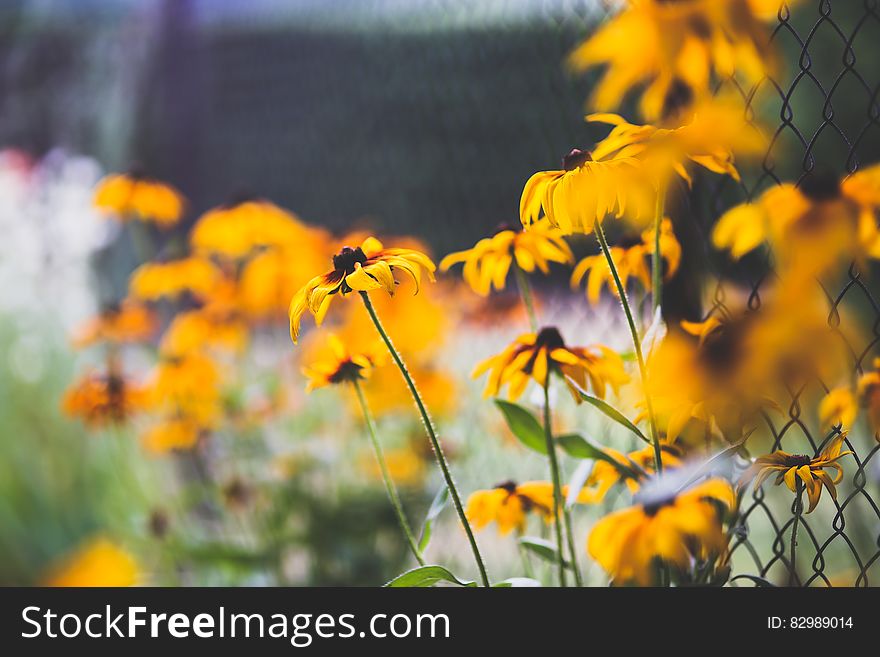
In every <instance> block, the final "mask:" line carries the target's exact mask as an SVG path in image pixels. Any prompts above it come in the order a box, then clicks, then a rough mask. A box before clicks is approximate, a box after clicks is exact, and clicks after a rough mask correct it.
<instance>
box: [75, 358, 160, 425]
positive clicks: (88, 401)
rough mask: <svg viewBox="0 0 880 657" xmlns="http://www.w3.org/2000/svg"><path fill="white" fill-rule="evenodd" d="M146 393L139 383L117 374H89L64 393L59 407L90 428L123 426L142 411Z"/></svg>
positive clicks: (145, 401) (146, 401)
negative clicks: (113, 425)
mask: <svg viewBox="0 0 880 657" xmlns="http://www.w3.org/2000/svg"><path fill="white" fill-rule="evenodd" d="M147 404H148V393H147V391H146V389H145V388H144V387H143V386H141V385H140V384H138V383H136V382H134V381H132V380H130V379H128V378H126V377H124V376H123V375H121V374H118V373H110V374H101V373H97V372H89V373H87V374H85V375H84V376H82V377H81V378H80V379H79V380H77V381H75V382H74V383H73V384H72V385H71V386H70V387H69V388H68V389H67V391H66V392H65V393H64V397H63V398H62V400H61V408H62V410H63V411H64V413H65V414H67V415H68V416H70V417H77V418H80V419H82V421H83V422H84V423H85V424H87V425H88V426H91V427H102V426H106V425H107V424H111V423H123V422H126V421H128V420H130V419H131V418H132V417H133V416H134V415H135V414H137V413H139V412H141V411H143V410H144V409H145V407H146V406H147Z"/></svg>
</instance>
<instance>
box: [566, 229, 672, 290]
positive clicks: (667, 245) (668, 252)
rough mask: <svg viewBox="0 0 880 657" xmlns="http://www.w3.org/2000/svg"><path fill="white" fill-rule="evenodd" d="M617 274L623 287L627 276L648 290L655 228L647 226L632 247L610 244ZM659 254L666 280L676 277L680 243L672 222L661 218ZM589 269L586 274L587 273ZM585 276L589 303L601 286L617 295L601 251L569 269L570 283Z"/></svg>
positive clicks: (576, 284)
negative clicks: (605, 286) (664, 265)
mask: <svg viewBox="0 0 880 657" xmlns="http://www.w3.org/2000/svg"><path fill="white" fill-rule="evenodd" d="M609 250H610V251H611V257H612V258H613V259H614V265H615V266H616V267H617V274H618V276H620V281H621V283H623V286H624V288H625V287H626V286H627V283H628V281H629V279H630V278H634V279H635V280H637V281H639V282H640V283H641V284H642V287H643V288H644V290H645V291H647V292H650V291H651V271H650V266H649V262H650V261H649V257H650V255H651V254H652V253H654V229H653V228H650V229H648V230H646V231H644V232H643V233H642V235H641V240H640V241H639V242H638V243H636V244H633V245H632V246H627V247H623V246H612V247H611V248H610V249H609ZM660 255H661V257H662V258H663V261H664V262H665V263H666V267H665V269H664V272H663V277H664V279H666V280H669V279H671V278H672V277H673V276H675V273H676V272H677V271H678V265H679V263H680V262H681V244H679V243H678V240H677V239H676V238H675V232H674V231H673V229H672V222H671V221H670V220H669V219H664V220H663V222H662V223H661V225H660ZM588 272H589V276H587V273H588ZM585 276H587V298H588V299H589V300H590V303H594V304H595V303H597V302H598V301H599V293H600V292H601V290H602V285H603V284H605V285H607V286H608V289H609V290H611V291H612V292H613V293H614V294H615V295H617V286H616V285H615V283H614V278H613V277H612V275H611V270H610V269H609V268H608V261H607V260H606V259H605V256H604V255H603V254H601V253H600V254H598V255H592V256H587V257H586V258H584V259H583V260H581V261H580V262H579V263H578V264H577V265H576V266H575V268H574V270H573V271H572V272H571V286H572V287H577V286H578V285H580V282H581V281H582V280H583V278H584V277H585Z"/></svg>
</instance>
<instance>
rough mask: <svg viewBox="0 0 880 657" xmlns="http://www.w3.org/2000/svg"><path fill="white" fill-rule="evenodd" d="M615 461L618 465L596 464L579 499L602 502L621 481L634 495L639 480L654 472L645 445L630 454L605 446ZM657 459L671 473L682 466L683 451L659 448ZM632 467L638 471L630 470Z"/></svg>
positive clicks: (651, 453)
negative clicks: (658, 457)
mask: <svg viewBox="0 0 880 657" xmlns="http://www.w3.org/2000/svg"><path fill="white" fill-rule="evenodd" d="M603 451H604V452H605V453H606V454H607V455H608V456H610V457H611V458H612V459H614V460H615V461H616V462H617V464H618V465H616V466H615V465H614V464H612V463H609V462H608V461H598V460H597V461H596V462H595V464H594V465H593V470H592V472H590V476H589V477H587V480H586V482H585V483H584V490H583V492H582V493H581V496H582V497H583V499H584V500H585V501H588V502H601V501H602V500H603V499H605V495H606V494H607V493H608V491H609V490H611V488H612V487H613V486H614V485H615V484H617V483H619V482H623V483H625V484H626V487H627V488H628V489H629V491H630V492H631V493H635V492H636V491H637V490H638V489H639V486H640V485H641V479H642V478H643V477H644V476H645V475H650V474H651V473H653V470H654V447H653V446H652V445H648V446H647V447H644V448H642V449H638V450H636V451H634V452H630V453H629V454H622V453H621V452H618V451H617V450H616V449H611V448H609V447H606V448H605V449H604V450H603ZM660 459H661V461H662V462H663V470H664V472H665V471H666V470H671V469H674V468H678V467H681V465H682V452H681V449H679V448H678V447H676V446H675V445H669V444H663V445H661V447H660ZM633 464H635V465H636V466H638V468H637V469H636V468H633Z"/></svg>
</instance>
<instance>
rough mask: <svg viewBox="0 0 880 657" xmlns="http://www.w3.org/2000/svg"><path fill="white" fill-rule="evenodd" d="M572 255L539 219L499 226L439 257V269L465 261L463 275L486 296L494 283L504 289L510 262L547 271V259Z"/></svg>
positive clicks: (525, 268)
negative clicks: (523, 226)
mask: <svg viewBox="0 0 880 657" xmlns="http://www.w3.org/2000/svg"><path fill="white" fill-rule="evenodd" d="M573 261H574V255H573V254H572V252H571V249H570V248H569V246H568V243H567V242H566V241H565V240H564V239H563V238H562V236H561V235H560V234H559V231H558V230H556V229H555V228H553V227H552V226H550V225H549V223H548V222H547V221H539V222H536V223H534V224H532V225H531V226H529V229H528V230H524V231H516V230H513V229H511V228H508V227H504V228H501V229H500V230H499V231H498V232H496V233H495V235H493V236H492V237H486V238H483V239H481V240H480V241H479V242H477V243H476V244H475V245H474V247H473V248H471V249H468V250H466V251H458V252H456V253H450V254H449V255H448V256H446V257H445V258H443V260H441V261H440V271H446V270H447V269H449V268H450V267H452V266H453V265H455V264H458V263H464V268H463V270H462V276H463V277H464V280H465V281H467V284H468V285H470V286H471V289H473V291H474V292H476V293H477V294H479V295H481V296H487V295H488V294H489V292H490V291H491V289H492V287H493V286H494V287H495V289H496V290H503V289H504V285H505V282H506V280H507V274H508V272H509V271H510V267H511V265H512V264H514V263H515V264H516V266H517V267H519V268H520V269H521V270H523V271H524V272H528V273H531V272H533V271H535V269H536V268H537V269H539V270H541V272H542V273H544V274H549V273H550V267H549V263H551V262H556V263H559V264H569V263H571V262H573Z"/></svg>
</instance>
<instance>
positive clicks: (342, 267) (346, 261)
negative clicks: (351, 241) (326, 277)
mask: <svg viewBox="0 0 880 657" xmlns="http://www.w3.org/2000/svg"><path fill="white" fill-rule="evenodd" d="M366 261H367V256H366V254H365V253H364V252H363V250H362V249H361V247H357V248H354V249H353V248H351V247H350V246H343V247H342V251H340V252H339V253H337V254H336V255H335V256H333V269H334V270H335V271H337V272H339V273H344V274H351V273H352V272H353V271H354V269H355V265H356V264H360V265H362V264H364V263H365V262H366Z"/></svg>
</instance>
